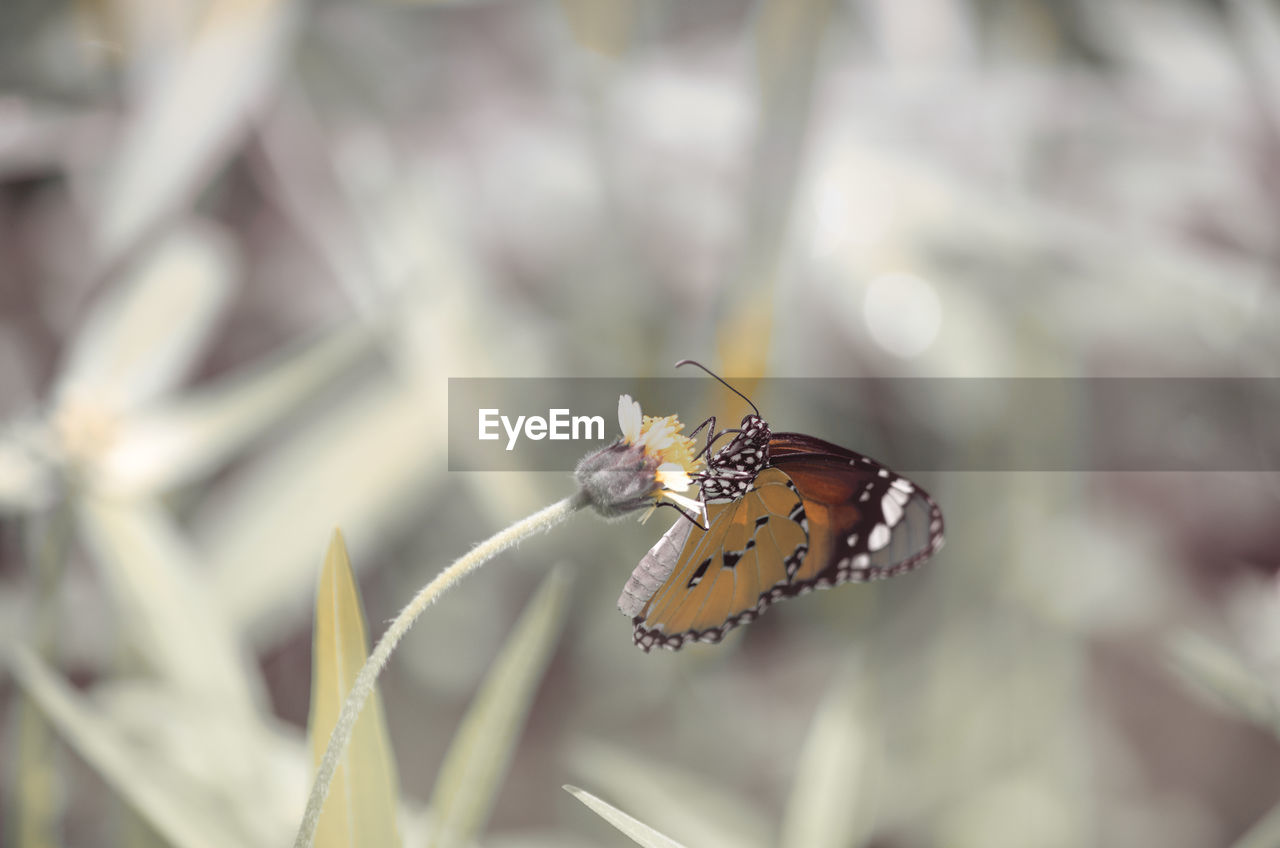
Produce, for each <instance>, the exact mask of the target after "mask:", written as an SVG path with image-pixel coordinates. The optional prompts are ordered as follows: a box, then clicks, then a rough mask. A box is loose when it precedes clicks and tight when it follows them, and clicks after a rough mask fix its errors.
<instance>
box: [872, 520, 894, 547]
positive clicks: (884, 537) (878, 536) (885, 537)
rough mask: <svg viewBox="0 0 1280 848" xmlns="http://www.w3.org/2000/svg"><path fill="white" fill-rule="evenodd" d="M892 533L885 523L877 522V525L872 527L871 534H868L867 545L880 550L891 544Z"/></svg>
mask: <svg viewBox="0 0 1280 848" xmlns="http://www.w3.org/2000/svg"><path fill="white" fill-rule="evenodd" d="M892 535H893V534H892V533H890V532H889V528H888V527H886V526H885V525H883V524H876V526H875V527H872V528H871V534H870V535H869V536H867V547H868V548H869V549H871V550H873V551H878V550H880V549H881V548H883V547H884V546H885V545H887V544H889V537H890V536H892Z"/></svg>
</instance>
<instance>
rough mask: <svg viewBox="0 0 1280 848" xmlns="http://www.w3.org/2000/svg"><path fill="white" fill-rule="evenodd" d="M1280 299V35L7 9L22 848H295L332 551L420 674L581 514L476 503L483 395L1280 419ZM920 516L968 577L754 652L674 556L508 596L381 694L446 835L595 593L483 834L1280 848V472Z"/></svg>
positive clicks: (459, 11) (597, 840)
mask: <svg viewBox="0 0 1280 848" xmlns="http://www.w3.org/2000/svg"><path fill="white" fill-rule="evenodd" d="M1278 262H1280V6H1277V5H1276V4H1275V3H1274V2H1271V1H1270V0H1230V1H1227V0H1219V2H1208V0H1205V1H1204V2H1193V1H1192V0H1158V1H1157V0H1021V2H1013V0H911V2H901V0H848V2H835V0H760V2H754V3H753V2H745V0H700V2H697V3H688V2H677V0H599V2H589V0H561V2H543V0H528V2H498V0H494V2H442V3H430V2H401V1H400V0H366V2H359V0H350V1H349V2H338V1H337V0H316V2H311V3H302V2H291V1H290V0H171V2H165V3H159V2H148V0H84V2H78V3H68V2H48V0H7V2H5V3H4V4H3V5H0V509H2V510H3V516H2V517H0V635H2V638H3V641H4V644H5V645H6V648H7V649H9V651H10V654H9V656H10V659H8V660H7V661H6V664H5V666H4V670H3V671H0V717H2V719H3V724H0V751H3V757H2V758H3V764H2V765H3V778H2V780H3V782H2V784H0V785H2V787H3V790H4V792H3V795H4V806H3V812H2V813H0V816H2V818H3V821H2V825H3V836H2V837H0V839H2V840H3V842H4V844H5V845H14V846H23V848H27V846H45V845H71V846H114V845H168V844H175V845H176V844H204V845H216V844H238V845H262V846H267V845H279V844H284V843H285V842H286V841H287V840H288V839H289V838H290V836H291V834H292V833H293V832H294V829H295V828H296V826H297V822H298V819H299V816H300V814H301V810H302V805H303V802H304V799H305V793H306V791H307V787H308V784H309V774H310V768H311V766H310V759H309V755H308V753H307V752H306V750H305V748H304V744H303V737H304V727H305V724H306V720H307V714H308V699H309V696H310V680H311V635H312V625H311V621H312V611H313V608H314V603H315V590H316V581H317V576H318V574H319V568H320V564H321V561H322V557H323V555H324V552H325V548H326V545H327V544H328V541H329V538H330V535H331V533H332V530H333V528H334V527H335V526H340V527H341V528H342V530H343V532H344V534H345V535H346V539H347V541H348V544H349V547H350V551H351V559H352V562H353V564H354V566H355V568H356V570H357V573H358V577H359V582H360V588H361V591H362V594H363V603H364V607H365V613H366V616H367V618H368V621H369V628H370V631H371V636H372V637H374V638H376V636H377V634H379V633H380V632H381V631H382V630H383V629H384V627H385V623H386V622H387V621H388V620H389V619H390V618H391V617H392V616H394V614H395V613H396V612H397V611H398V610H399V609H400V608H401V607H402V606H403V605H404V604H405V603H406V602H407V601H408V599H409V598H410V597H411V596H412V595H413V593H414V592H415V591H416V590H417V589H418V588H419V587H420V586H421V585H423V584H424V583H425V582H426V581H427V580H429V579H430V578H431V577H432V576H433V575H434V574H436V573H437V572H438V571H439V570H440V569H441V568H442V567H443V566H445V565H446V564H447V563H448V562H450V561H451V560H453V559H454V558H455V557H457V556H458V555H460V554H462V553H464V552H466V551H467V550H468V549H469V548H470V547H471V546H472V545H474V544H475V543H477V542H478V541H480V540H482V539H484V538H486V537H487V536H489V535H490V534H491V533H493V532H495V531H497V530H498V529H500V528H502V527H504V526H506V525H507V524H509V523H511V522H512V521H514V520H516V519H517V518H520V517H522V516H524V515H526V514H528V513H529V512H531V511H533V510H534V509H537V508H539V507H541V506H542V505H544V504H547V503H550V502H552V501H554V500H557V499H559V498H561V497H564V496H566V495H568V494H569V493H570V492H571V491H572V480H571V478H570V476H569V475H568V474H567V473H565V474H556V473H525V474H517V473H509V472H485V473H456V472H455V473H450V472H449V471H448V466H447V461H446V448H447V444H446V439H447V435H448V434H447V432H446V428H445V423H446V398H447V379H448V378H450V377H575V376H577V377H585V376H608V377H623V378H625V377H628V376H634V377H636V378H640V377H655V376H670V375H671V371H670V367H671V364H672V363H673V362H674V361H675V360H677V359H680V358H683V357H694V358H697V359H699V360H701V361H702V362H704V363H706V364H707V365H709V366H710V367H713V368H715V369H717V370H718V371H719V372H721V373H723V374H725V375H727V376H732V377H736V378H739V387H740V388H742V389H744V390H745V391H748V392H750V390H751V388H752V380H751V378H753V377H760V376H772V377H859V376H876V377H910V376H927V377H971V378H972V377H976V378H982V377H1055V378H1071V377H1115V376H1144V377H1190V376H1195V377H1228V376H1240V377H1275V376H1277V374H1276V371H1277V365H1278V364H1280V334H1278V333H1277V332H1276V328H1277V327H1280V289H1278V280H1280V277H1278V275H1277V270H1278V268H1280V265H1278V264H1277V263H1278ZM705 382H706V394H705V402H704V404H703V405H701V406H700V407H699V408H696V409H683V408H670V407H668V406H664V405H663V403H664V398H662V397H655V398H648V397H645V398H641V400H642V401H643V403H644V405H645V410H646V412H652V413H654V414H670V413H676V414H679V415H680V416H681V417H682V419H683V420H684V421H685V422H686V423H687V424H688V425H689V426H693V425H694V424H696V423H697V422H699V421H701V420H702V418H703V417H705V416H706V415H707V414H709V413H711V412H715V413H718V414H720V415H722V416H728V418H727V419H725V420H736V418H737V416H739V415H740V414H741V413H742V411H743V407H742V406H741V404H740V403H739V404H737V405H734V404H732V403H730V401H732V400H736V399H734V398H732V397H730V396H727V393H726V392H724V391H723V390H722V389H721V388H720V387H719V386H718V385H717V384H715V383H713V382H712V381H710V380H706V381H705ZM981 385H982V384H981V383H977V382H975V383H974V386H975V390H981ZM755 399H756V401H757V402H758V403H759V404H760V405H761V407H762V408H763V409H765V410H766V413H767V414H768V416H769V418H770V420H771V421H772V423H773V424H774V426H775V427H776V428H779V429H787V430H801V431H804V432H809V433H813V434H814V435H817V436H820V437H823V438H826V439H829V440H832V441H836V442H840V443H843V444H846V445H848V446H850V447H852V448H854V449H863V450H868V448H867V447H866V445H868V444H884V443H892V434H893V431H894V427H895V422H906V421H909V422H911V428H912V429H913V430H919V429H921V428H923V429H925V430H929V431H932V432H935V433H937V434H939V437H940V438H944V439H946V440H948V441H949V443H951V444H953V445H955V446H956V449H957V450H963V446H964V445H965V444H966V441H967V440H969V439H989V438H990V437H991V434H992V433H993V432H994V433H1000V432H1005V431H1012V430H1016V428H1017V427H1018V425H1019V419H1018V417H1017V416H1016V415H1014V414H1011V413H1010V412H1009V411H1008V410H1005V409H1002V408H1001V406H1000V405H999V404H998V403H993V404H992V406H991V413H990V414H989V415H984V414H981V413H975V414H972V415H970V416H968V417H966V418H965V419H964V420H955V419H953V418H952V417H951V416H947V415H941V414H937V411H936V410H930V409H929V408H911V407H906V406H902V405H900V404H894V403H891V402H887V401H885V400H884V399H882V398H875V397H850V398H833V399H831V400H830V403H829V404H826V405H821V406H814V407H812V408H787V407H785V406H784V407H783V408H779V405H778V404H774V405H772V406H771V405H770V404H769V398H768V397H767V396H757V397H756V398H755ZM869 407H870V408H872V409H873V410H874V415H873V418H874V419H875V420H876V427H875V431H874V432H858V431H854V430H853V429H851V428H850V427H849V425H848V423H847V421H846V419H845V417H844V415H843V414H842V410H845V411H847V410H850V409H858V410H862V411H863V417H865V410H866V409H868V408H869ZM1079 414H1081V410H1077V409H1071V408H1066V409H1063V410H1062V419H1063V421H1064V422H1069V421H1071V420H1072V419H1073V417H1074V416H1077V415H1079ZM607 423H608V429H609V432H610V433H613V432H614V430H613V428H614V427H615V422H614V421H612V420H609V421H608V422H607ZM1196 437H1197V438H1200V439H1203V440H1205V442H1204V443H1205V444H1206V445H1211V444H1212V443H1214V442H1215V441H1219V440H1224V439H1226V440H1230V439H1231V438H1232V436H1231V434H1229V433H1214V432H1210V433H1199V434H1196ZM1028 462H1029V463H1030V464H1034V458H1028ZM912 476H913V477H914V478H915V479H916V480H917V481H918V482H919V483H920V484H921V485H923V486H925V487H926V488H928V489H929V490H930V491H931V492H932V493H933V494H934V496H935V497H936V499H937V500H938V501H939V503H940V504H941V506H942V509H943V511H944V513H945V515H946V519H947V536H948V539H947V545H946V547H945V548H944V549H943V551H942V552H941V553H940V554H939V555H938V556H937V557H936V558H935V559H934V561H933V562H931V563H930V564H929V565H928V566H926V567H925V568H923V569H921V570H919V571H917V572H914V573H913V574H911V575H909V576H906V577H902V578H900V579H898V580H894V581H890V582H888V583H885V584H877V585H872V586H859V587H842V588H840V589H837V590H835V591H831V592H821V593H817V594H815V595H810V596H807V597H804V598H801V599H798V600H794V601H790V602H788V603H785V604H782V605H780V606H779V607H776V608H774V609H773V610H771V611H770V612H769V613H768V614H767V615H765V616H764V617H763V618H762V619H761V620H760V621H758V622H756V623H755V624H753V625H751V626H749V627H746V628H743V629H740V630H738V631H735V632H734V633H733V634H732V636H731V638H729V639H727V640H726V642H725V643H724V644H722V645H718V646H696V647H693V648H689V649H685V650H683V651H681V652H679V653H676V654H672V653H665V652H661V653H655V654H652V655H645V654H643V653H641V652H640V651H638V650H637V649H636V648H634V647H633V646H632V644H631V627H630V624H629V622H628V621H627V620H626V619H625V618H623V617H622V616H621V615H619V613H618V612H617V610H616V609H615V602H616V598H617V595H618V592H619V591H620V589H621V587H622V584H623V583H624V582H625V580H626V578H627V575H628V574H629V573H630V570H631V569H632V567H633V566H634V565H635V564H636V562H637V561H638V560H639V558H640V556H641V555H642V554H643V553H644V552H645V551H646V550H647V549H648V548H649V546H650V545H652V544H653V542H654V541H656V539H657V538H658V536H659V535H660V534H661V532H662V531H663V530H664V529H665V527H666V519H667V518H668V517H669V516H665V515H664V516H660V518H661V520H658V519H655V520H654V521H652V522H650V523H648V524H643V525H642V524H639V523H638V522H636V521H633V520H631V519H627V520H624V521H620V522H617V523H612V524H610V523H605V522H603V521H600V520H598V519H596V518H595V517H594V516H589V515H580V516H577V517H575V518H574V519H572V520H571V521H570V523H568V524H567V525H565V526H562V527H560V528H558V529H556V530H555V531H554V532H552V533H551V534H549V535H547V536H545V537H539V538H536V539H534V540H531V541H529V542H526V543H524V544H523V545H522V546H521V547H520V548H519V549H517V550H515V551H512V552H509V553H507V554H505V555H503V556H502V557H501V558H500V559H498V560H496V561H494V562H492V563H490V564H488V565H487V566H486V567H484V568H482V569H481V570H480V571H479V572H477V573H476V574H474V575H473V576H471V577H469V578H468V579H467V580H466V581H465V582H464V583H462V584H461V585H460V586H459V587H458V588H457V589H456V590H455V591H453V592H451V593H450V594H449V595H448V596H446V597H445V598H444V599H443V600H442V601H441V602H440V603H438V604H437V605H435V606H434V607H432V608H431V609H430V610H428V612H427V614H426V615H425V616H424V617H423V618H422V620H421V621H420V622H419V623H418V625H417V626H416V627H415V628H414V630H413V631H412V632H411V633H410V634H409V636H408V637H407V638H406V639H405V641H404V642H403V643H402V645H401V647H400V649H399V650H398V651H397V653H396V654H395V655H394V657H393V659H392V662H391V665H390V667H389V668H388V670H387V672H386V674H385V675H384V676H383V678H382V680H381V684H380V685H381V691H382V695H383V698H384V705H385V711H386V717H387V723H388V727H389V736H390V740H391V748H392V750H393V751H394V756H395V761H396V767H397V770H398V773H399V781H400V791H401V796H402V797H401V803H402V807H403V810H404V813H403V817H404V821H405V822H406V824H405V825H404V833H405V838H406V844H411V845H416V844H426V843H425V841H424V839H425V837H424V834H426V833H429V832H430V816H429V814H428V813H427V812H426V807H427V805H428V800H429V799H430V798H431V797H432V792H433V786H435V783H436V776H437V771H438V770H439V768H440V763H441V760H442V758H443V757H444V756H445V752H446V750H448V748H449V746H450V743H451V740H453V739H454V735H455V733H456V731H457V728H458V724H459V721H460V720H461V719H462V717H463V716H464V715H465V714H466V713H467V710H468V708H469V705H470V704H471V702H472V699H473V698H474V697H475V694H476V691H477V688H478V687H479V686H480V685H481V681H482V680H483V679H484V678H485V675H486V673H487V671H488V669H489V668H490V667H491V665H492V663H493V662H494V658H495V656H497V655H498V654H499V652H500V651H501V650H502V646H503V643H504V641H505V640H506V639H507V637H508V635H509V634H510V633H511V632H512V628H513V626H514V623H515V622H516V620H517V618H518V617H519V615H520V612H521V610H522V609H524V608H525V605H526V604H527V603H528V602H529V599H530V598H531V597H532V596H533V595H534V593H535V590H536V589H537V587H538V585H539V584H540V583H541V582H542V580H543V579H544V577H545V576H546V575H547V574H548V573H549V572H550V571H551V569H552V567H553V566H555V565H557V564H563V566H564V568H565V572H566V573H567V574H568V575H569V576H571V577H572V588H571V589H570V592H569V595H568V598H569V600H568V603H567V604H565V605H564V607H563V620H562V623H561V625H560V630H559V634H558V638H556V639H555V640H554V641H553V642H552V646H551V647H550V648H549V649H548V650H549V654H548V655H547V657H548V662H547V665H546V668H545V672H543V674H542V676H541V679H540V682H537V683H536V686H535V688H534V689H533V690H532V694H531V695H530V697H531V699H532V700H531V702H530V710H529V714H528V720H527V722H526V724H525V725H524V730H523V733H522V734H520V735H518V736H517V737H515V738H514V740H513V741H512V743H511V744H512V747H511V751H512V759H511V761H510V769H509V771H508V772H506V773H505V777H503V776H502V775H501V774H499V776H498V779H497V780H496V782H495V783H494V786H493V793H494V800H493V806H492V813H491V815H490V816H489V817H488V821H487V826H486V827H485V828H484V830H483V832H482V834H481V835H480V836H479V838H478V839H477V844H482V845H486V846H510V847H511V848H514V846H590V845H623V844H628V843H627V841H626V838H625V837H623V836H622V835H620V834H619V833H617V832H616V831H614V830H613V829H612V828H611V827H609V825H607V824H605V823H604V822H603V821H602V820H600V819H599V818H597V817H596V816H595V815H594V814H593V813H591V812H590V811H589V810H588V809H586V808H585V807H583V806H581V805H580V804H579V803H578V802H577V801H575V800H574V799H573V798H572V797H570V796H569V795H568V794H566V793H565V792H563V791H562V789H561V785H562V784H565V783H573V784H576V785H579V786H582V787H584V788H585V789H587V790H589V791H591V792H593V793H595V794H598V795H599V796H600V797H602V798H605V799H607V800H608V801H610V802H611V803H613V804H615V805H617V806H618V807H620V808H622V809H624V810H626V811H627V812H629V813H630V814H632V815H634V816H636V817H637V818H639V819H641V820H642V821H644V822H646V823H647V824H649V825H650V826H652V827H654V828H656V829H658V830H660V831H663V832H665V833H667V834H668V835H669V836H671V837H672V838H674V839H677V840H680V841H681V842H683V843H684V844H686V845H689V846H691V848H694V847H698V848H700V846H713V848H714V846H726V847H727V846H770V845H785V846H796V848H799V846H805V848H814V847H815V846H833V848H834V846H854V845H859V846H862V845H865V846H876V847H877V848H898V846H902V848H909V846H955V848H969V846H973V847H974V848H977V846H982V848H1002V846H1011V847H1012V846H1026V845H1037V846H1083V845H1099V846H1145V845H1159V846H1167V848H1184V846H1185V848H1194V847H1195V846H1228V845H1239V846H1252V847H1253V848H1256V847H1257V846H1275V845H1280V808H1274V807H1273V805H1276V804H1277V803H1280V741H1278V740H1277V734H1278V733H1280V708H1278V707H1277V704H1280V586H1278V585H1277V580H1276V572H1277V568H1278V567H1280V522H1277V521H1276V518H1277V513H1278V507H1280V478H1278V477H1277V475H1276V474H1275V473H1262V472H1258V473H1209V472H1206V473H1194V474H1193V473H1176V472H1151V473H1137V472H1134V473H1119V472H1107V473H1090V472H1088V471H1081V472H1079V473H1033V472H994V471H993V472H982V471H971V472H954V471H951V472H944V471H931V470H929V469H915V470H913V474H912ZM19 646H21V652H16V649H17V648H18V647H19ZM15 658H16V659H15ZM175 810H181V811H186V812H185V813H183V814H181V815H179V814H176V813H174V811H175ZM193 811H194V812H193ZM184 815H185V816H187V818H186V819H183V818H182V816H184ZM175 816H176V818H175ZM200 816H203V817H204V818H206V819H212V820H215V821H216V822H218V826H219V827H221V828H222V829H223V832H225V833H230V834H232V838H231V839H229V840H223V842H219V841H218V840H216V839H213V838H211V837H210V838H208V839H205V838H204V837H203V836H201V837H197V838H195V839H194V841H184V838H183V837H181V836H180V834H181V833H182V832H183V828H182V827H181V826H178V825H175V821H179V820H194V818H198V817H200ZM415 823H416V824H415ZM215 829H216V828H212V827H211V828H210V830H209V831H206V832H204V833H205V836H207V834H208V833H209V832H212V831H213V830H215ZM196 832H197V833H198V834H199V833H201V831H200V830H199V828H197V830H196Z"/></svg>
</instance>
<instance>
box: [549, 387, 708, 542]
mask: <svg viewBox="0 0 1280 848" xmlns="http://www.w3.org/2000/svg"><path fill="white" fill-rule="evenodd" d="M618 429H619V430H621V431H622V438H620V439H618V440H617V441H616V442H614V443H613V444H612V445H610V446H609V447H607V448H603V449H601V450H598V451H596V452H594V453H590V454H587V455H586V456H584V457H583V458H582V461H581V462H579V463H578V467H577V469H576V470H575V471H574V475H575V476H576V477H577V479H578V484H579V485H580V486H581V487H582V494H583V496H584V497H585V498H586V499H587V502H588V503H590V504H591V506H593V507H594V508H595V509H596V511H597V512H599V513H601V514H602V515H605V516H609V517H613V516H617V515H621V514H623V513H625V512H631V511H633V510H636V509H641V508H643V507H646V506H647V507H649V508H650V509H649V511H648V512H646V513H645V514H644V515H643V516H642V517H641V520H643V519H644V518H648V517H649V516H650V515H651V514H652V513H653V510H654V509H655V508H657V507H658V506H659V505H661V504H662V503H663V502H664V501H666V502H670V503H672V504H674V505H675V506H676V507H678V508H680V509H682V510H684V511H685V512H686V514H688V513H692V514H693V515H696V516H698V517H699V518H701V519H702V520H703V523H705V519H706V508H705V507H704V506H703V504H702V501H700V500H697V499H695V498H691V497H688V496H687V495H683V494H681V493H682V492H686V491H688V490H689V488H690V487H691V486H692V485H693V478H692V476H691V475H692V474H693V472H695V471H697V470H698V468H699V467H700V466H701V464H702V461H701V460H695V459H694V458H693V455H694V444H693V440H692V439H690V438H688V437H686V436H682V435H680V432H681V431H682V430H683V429H684V424H682V423H681V422H680V420H679V419H678V418H677V417H676V416H674V415H667V416H665V417H661V418H659V417H656V416H652V415H641V414H640V404H638V403H636V402H635V401H634V400H632V399H631V396H630V395H622V396H621V397H620V398H618Z"/></svg>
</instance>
